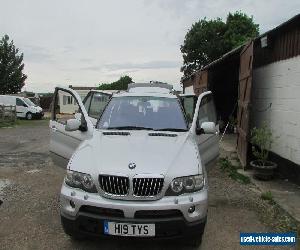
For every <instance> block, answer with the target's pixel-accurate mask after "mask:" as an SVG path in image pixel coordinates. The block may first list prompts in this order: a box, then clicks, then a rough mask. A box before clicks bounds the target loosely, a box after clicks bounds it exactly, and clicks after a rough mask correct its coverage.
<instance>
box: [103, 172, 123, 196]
mask: <svg viewBox="0 0 300 250" xmlns="http://www.w3.org/2000/svg"><path fill="white" fill-rule="evenodd" d="M99 184H100V188H101V189H102V190H103V191H104V192H105V193H108V194H111V195H127V194H128V191H129V178H128V177H125V176H114V175H99Z"/></svg>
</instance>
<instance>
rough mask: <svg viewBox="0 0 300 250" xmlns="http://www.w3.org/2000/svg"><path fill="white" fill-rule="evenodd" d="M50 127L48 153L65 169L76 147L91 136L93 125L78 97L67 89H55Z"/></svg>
mask: <svg viewBox="0 0 300 250" xmlns="http://www.w3.org/2000/svg"><path fill="white" fill-rule="evenodd" d="M49 127H50V152H51V155H52V158H53V160H54V162H55V163H56V164H57V165H59V166H63V167H66V165H67V162H68V160H69V159H70V158H71V156H72V154H73V153H74V151H75V149H76V148H77V147H78V145H79V144H80V143H81V142H82V141H83V140H86V139H89V138H91V137H92V136H93V130H94V128H93V124H92V121H91V120H90V119H89V117H88V114H87V112H86V109H85V107H84V105H83V103H82V101H81V98H80V96H79V95H78V94H77V92H75V91H74V90H72V89H69V88H61V87H57V88H55V92H54V97H53V102H52V109H51V119H50V123H49Z"/></svg>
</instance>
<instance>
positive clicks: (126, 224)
mask: <svg viewBox="0 0 300 250" xmlns="http://www.w3.org/2000/svg"><path fill="white" fill-rule="evenodd" d="M169 86H170V85H166V84H156V85H153V84H151V85H150V86H149V85H146V84H131V85H130V87H129V89H128V91H126V92H123V93H118V94H114V95H113V96H112V97H111V98H110V99H109V100H107V99H106V101H105V100H104V99H105V98H104V99H103V102H104V103H105V104H107V105H106V106H105V108H104V111H103V112H102V113H101V114H99V119H98V121H97V123H96V125H95V126H94V125H93V123H92V121H91V119H90V118H89V116H88V113H87V111H86V109H85V106H87V105H85V106H84V104H83V103H82V102H81V100H80V97H79V95H78V94H77V93H76V92H75V91H73V90H71V89H68V88H56V90H55V96H54V105H52V106H53V110H52V118H51V120H50V131H51V143H50V151H51V152H52V153H53V155H54V156H56V157H55V158H56V160H57V159H60V160H63V161H59V162H61V164H62V162H66V161H68V163H67V173H66V177H65V178H64V182H63V185H62V188H61V194H60V212H61V221H62V225H63V228H64V230H65V232H66V233H67V234H68V235H70V236H72V237H73V238H77V239H78V238H82V237H84V236H87V235H90V236H103V237H118V236H123V237H140V238H141V237H143V238H145V237H152V238H188V239H189V240H188V243H192V244H194V245H199V244H200V243H201V238H202V234H203V231H204V227H205V223H206V216H207V207H208V200H207V199H208V197H207V196H208V183H207V175H206V169H207V168H208V167H209V165H213V164H211V163H212V162H214V160H216V158H217V157H218V154H219V146H218V127H217V126H216V112H215V106H214V103H213V98H212V93H211V92H205V93H203V94H201V95H200V96H199V97H198V98H196V97H195V96H191V95H188V96H182V97H179V96H176V95H174V94H172V93H171V91H170V87H169ZM63 93H66V94H68V95H71V96H72V97H73V98H74V99H75V100H76V102H77V105H78V107H77V109H76V112H73V113H69V114H68V113H61V111H60V110H62V107H60V106H59V103H60V102H59V98H60V96H62V94H63ZM99 100H100V101H101V98H100V99H99ZM100 101H99V102H100ZM104 103H101V105H104ZM99 105H100V104H99ZM101 105H100V106H101ZM65 166H66V165H65Z"/></svg>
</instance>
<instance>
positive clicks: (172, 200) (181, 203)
mask: <svg viewBox="0 0 300 250" xmlns="http://www.w3.org/2000/svg"><path fill="white" fill-rule="evenodd" d="M70 201H72V202H73V203H74V204H75V207H72V206H71V205H70ZM82 206H91V207H100V208H108V209H119V210H121V211H122V212H123V213H124V218H128V219H134V218H135V214H136V213H137V212H138V211H140V210H142V211H145V210H151V211H154V210H178V211H180V213H181V214H182V217H183V218H184V219H185V220H186V221H187V222H195V221H199V220H201V219H203V218H205V217H206V215H207V206H208V197H207V189H206V188H204V189H203V190H201V191H199V192H195V193H190V194H185V195H179V196H165V197H163V198H161V199H159V200H153V201H127V200H115V199H107V198H104V197H102V196H100V195H99V194H98V193H87V192H85V191H82V190H80V189H74V188H71V187H69V186H67V185H66V184H65V183H64V184H63V185H62V188H61V194H60V211H61V214H62V215H63V216H65V217H67V218H69V219H72V220H75V219H76V218H77V217H78V213H79V210H80V208H81V207H82ZM191 206H194V207H195V211H194V212H193V213H189V212H188V210H189V208H190V207H191Z"/></svg>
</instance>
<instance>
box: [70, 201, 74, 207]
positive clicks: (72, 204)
mask: <svg viewBox="0 0 300 250" xmlns="http://www.w3.org/2000/svg"><path fill="white" fill-rule="evenodd" d="M70 206H71V207H72V208H75V203H74V201H72V200H70Z"/></svg>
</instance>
